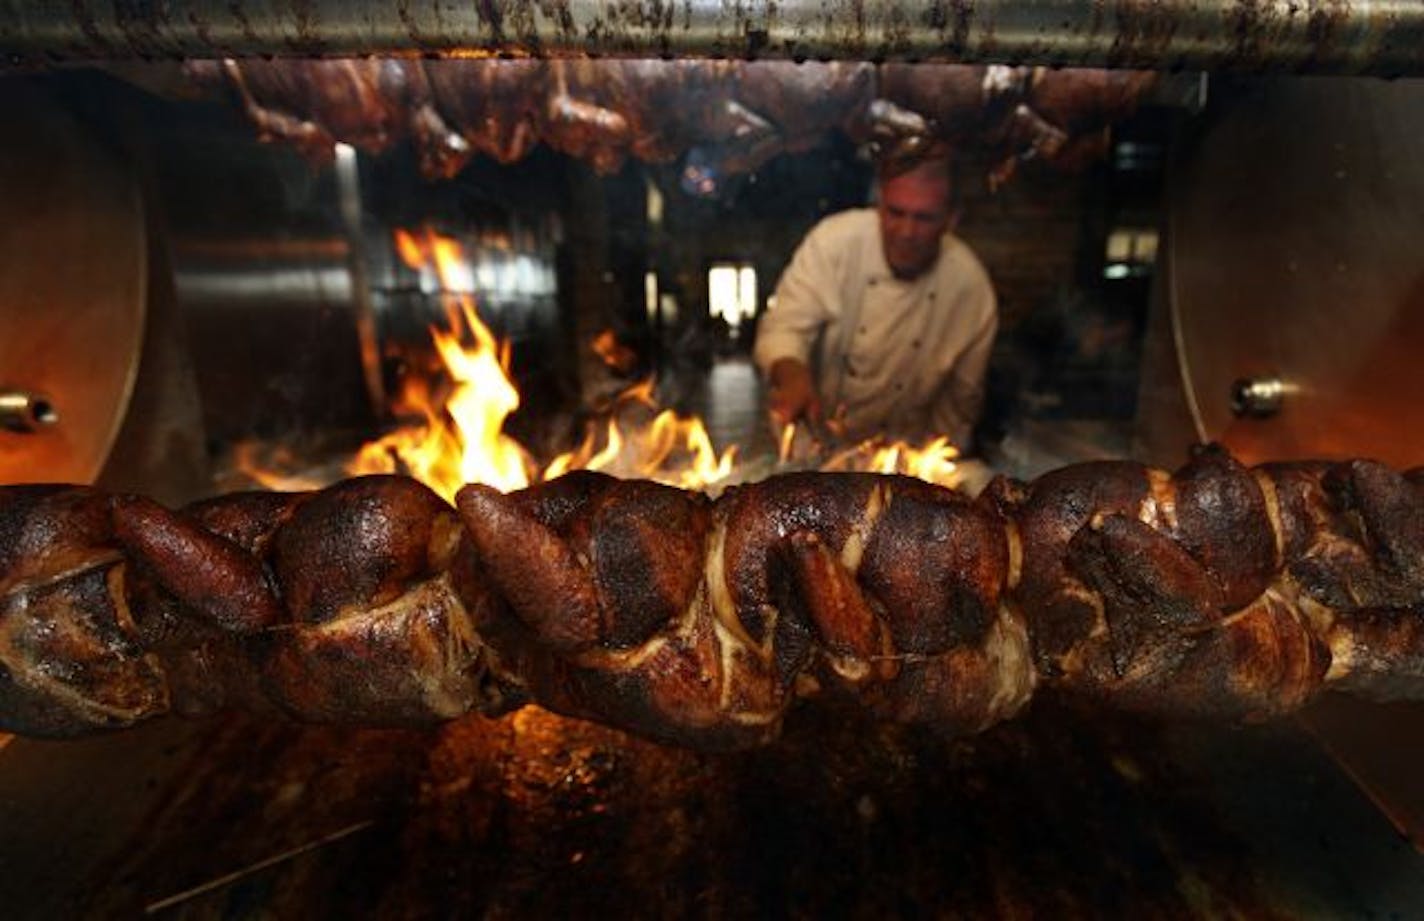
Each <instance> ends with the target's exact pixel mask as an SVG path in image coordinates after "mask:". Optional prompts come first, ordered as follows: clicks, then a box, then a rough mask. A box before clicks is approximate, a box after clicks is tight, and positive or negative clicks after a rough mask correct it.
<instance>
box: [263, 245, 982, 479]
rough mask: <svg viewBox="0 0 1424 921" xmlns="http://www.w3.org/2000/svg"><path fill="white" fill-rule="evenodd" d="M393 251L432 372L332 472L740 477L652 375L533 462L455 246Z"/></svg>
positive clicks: (921, 453)
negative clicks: (419, 313)
mask: <svg viewBox="0 0 1424 921" xmlns="http://www.w3.org/2000/svg"><path fill="white" fill-rule="evenodd" d="M395 247H396V252H397V253H398V254H399V256H400V258H401V259H402V260H403V261H404V262H405V264H406V265H408V266H409V267H410V268H411V269H413V270H415V271H417V272H419V273H420V275H421V284H422V287H425V288H432V287H433V288H434V289H435V290H437V291H438V292H439V293H440V297H441V300H442V302H443V306H444V308H445V312H446V323H445V326H444V327H443V328H442V327H439V326H433V327H431V329H430V334H431V337H432V338H433V340H434V343H435V347H436V351H437V353H438V355H439V358H440V360H441V363H442V367H441V369H440V372H439V373H438V374H436V375H433V376H431V377H422V376H420V375H416V374H413V375H410V376H408V377H407V378H406V379H405V380H404V381H402V383H401V389H400V391H399V393H397V395H396V396H395V398H394V399H393V401H392V408H393V410H394V411H395V414H396V415H397V417H398V418H401V419H403V420H406V422H405V424H403V425H402V426H401V427H400V428H398V429H396V430H395V431H392V432H390V433H389V434H387V435H384V436H382V437H381V438H379V439H376V440H374V441H371V442H368V443H366V444H365V445H363V446H362V447H361V449H360V450H359V451H358V452H357V453H356V455H355V457H354V458H352V459H351V460H350V462H349V463H347V464H345V465H344V467H343V468H342V469H341V473H343V474H347V475H360V474H370V473H403V474H407V475H410V476H413V477H415V478H416V479H419V480H421V481H422V482H424V483H425V484H426V485H428V486H430V487H431V488H432V489H434V490H435V491H436V492H438V493H440V494H441V495H443V496H444V497H445V498H446V499H453V498H454V495H455V492H456V491H457V490H458V489H459V488H460V487H461V486H463V485H464V484H465V483H484V484H487V485H490V486H494V487H495V488H497V489H500V490H503V491H506V492H508V491H510V490H515V489H522V488H524V487H526V486H528V485H530V484H531V483H534V482H540V481H543V480H550V479H553V478H555V477H558V476H560V475H562V474H564V473H568V472H569V471H572V470H598V471H603V472H606V473H609V474H612V475H615V476H620V477H643V478H647V479H652V480H656V481H658V482H662V483H668V484H671V485H675V486H680V487H682V488H684V489H707V488H709V487H713V488H715V487H718V486H722V485H726V484H728V483H730V482H734V481H735V480H736V479H737V478H738V475H739V473H741V474H742V475H745V472H744V471H739V469H738V466H737V447H736V446H735V445H734V446H731V447H728V448H726V449H725V450H723V451H722V452H720V453H719V452H718V451H717V450H716V448H715V447H714V446H713V444H712V439H711V437H710V436H709V435H708V433H707V429H706V427H705V426H704V425H703V422H702V420H701V419H700V418H697V417H696V416H692V417H685V416H681V415H679V414H677V413H675V412H673V411H672V410H670V409H661V408H660V407H659V406H658V403H657V399H656V397H655V396H654V382H653V381H652V380H651V379H649V380H645V381H643V382H642V383H639V384H636V385H634V386H633V387H630V388H629V389H628V390H626V391H624V392H623V393H622V394H620V395H619V396H618V398H617V399H616V400H615V401H614V405H613V408H612V410H611V411H610V412H609V413H608V417H607V419H605V420H602V421H600V422H599V423H597V424H595V425H592V426H590V429H589V431H588V433H587V434H586V435H585V437H584V439H583V441H582V442H581V443H580V444H579V445H578V447H576V448H574V449H573V450H572V451H569V452H567V453H565V454H562V455H560V456H558V457H556V458H554V460H553V461H552V462H550V463H549V464H548V465H547V466H544V467H542V468H541V467H540V466H539V464H538V462H537V461H536V460H535V458H534V457H533V455H532V454H531V452H529V451H528V450H527V449H526V448H525V447H524V446H523V445H521V444H520V443H519V442H518V441H516V440H515V439H513V438H511V437H510V436H509V435H507V434H505V432H504V424H505V421H506V420H507V419H508V418H509V416H510V415H511V414H513V413H514V411H515V410H517V409H518V408H519V390H518V388H516V387H515V385H514V382H513V381H512V380H511V378H510V375H509V359H510V355H509V345H508V343H507V342H506V343H501V342H500V341H499V340H498V339H496V338H495V336H494V334H493V332H491V331H490V329H489V327H487V326H486V325H485V324H484V322H483V321H481V319H480V317H479V313H478V312H477V310H476V309H475V300H474V295H473V288H474V279H473V277H472V272H471V269H470V265H469V262H468V261H467V260H466V258H465V254H464V250H463V248H462V247H461V245H460V243H459V241H458V240H456V239H454V238H453V237H447V236H444V235H442V234H438V233H436V232H435V231H434V230H432V229H429V228H425V229H423V230H421V231H419V232H410V231H405V230H397V231H396V233H395ZM610 338H611V336H610ZM603 344H604V345H605V346H606V345H607V343H603ZM793 439H794V430H793V429H792V428H791V427H789V426H788V427H787V428H786V430H785V431H784V432H783V433H782V437H781V440H780V449H781V450H780V456H779V458H778V466H779V467H782V468H785V467H788V466H799V467H805V466H807V464H806V463H805V462H804V460H803V461H802V462H795V463H793V461H792V457H791V455H792V443H793ZM823 454H824V450H821V451H820V452H819V453H818V455H817V463H816V465H817V466H819V467H820V469H823V470H863V471H873V472H878V473H902V474H908V475H910V476H915V477H919V478H920V479H924V480H929V481H931V482H935V483H940V484H943V485H948V486H955V485H958V482H959V478H960V475H961V474H960V470H959V464H958V462H957V458H958V456H959V452H958V450H957V449H956V448H955V447H954V446H953V445H952V444H950V443H949V440H948V439H947V438H943V437H941V438H936V439H934V440H932V441H929V442H927V443H926V444H924V445H922V446H920V447H912V446H911V445H909V444H906V443H904V442H893V443H885V442H882V441H878V440H873V441H867V442H863V443H861V444H857V445H854V446H849V447H844V448H841V449H839V450H837V451H835V452H834V453H831V454H830V456H829V457H828V458H826V457H824V456H822V455H823ZM235 462H236V466H237V468H238V469H239V470H240V471H241V472H242V473H244V474H245V475H247V476H248V477H250V478H252V479H253V480H255V481H257V482H259V483H261V484H262V485H264V486H267V487H268V488H273V489H312V488H316V487H318V486H320V485H322V483H323V482H325V481H330V480H331V479H334V478H335V477H334V476H323V475H318V474H312V473H300V474H293V473H285V472H282V471H290V470H295V469H298V465H297V463H296V459H295V458H294V457H293V456H291V455H290V453H289V452H286V451H284V450H283V449H282V448H280V447H279V448H276V449H270V448H266V447H264V446H256V445H253V444H244V445H240V446H238V449H237V452H236V457H235ZM338 475H339V474H338Z"/></svg>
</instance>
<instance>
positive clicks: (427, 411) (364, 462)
mask: <svg viewBox="0 0 1424 921" xmlns="http://www.w3.org/2000/svg"><path fill="white" fill-rule="evenodd" d="M395 242H396V252H397V253H399V254H400V257H401V259H402V260H404V261H405V263H406V265H408V266H410V267H411V268H412V269H415V270H417V271H419V272H421V273H422V279H423V280H424V277H425V276H426V274H427V273H433V275H434V280H435V281H436V282H437V283H438V285H439V290H440V292H441V297H442V299H443V301H444V306H445V310H446V315H447V318H448V323H449V328H448V329H440V328H439V327H431V329H430V335H431V337H432V338H433V339H434V341H435V348H436V350H437V351H438V352H439V354H440V358H441V360H442V361H443V362H444V364H445V371H446V373H447V374H448V375H449V377H450V381H451V384H452V390H451V392H450V394H449V396H448V397H446V398H445V400H444V402H443V403H441V402H440V401H438V400H436V399H435V398H434V396H433V394H432V392H431V388H430V386H429V385H428V384H427V383H425V382H424V381H421V380H420V379H418V378H411V379H408V380H407V381H406V383H405V385H404V387H403V389H402V391H401V393H400V395H399V396H398V397H397V399H396V401H395V409H396V412H397V414H399V415H410V416H415V417H418V418H420V419H421V420H422V421H421V422H420V423H418V424H416V425H415V426H412V427H407V428H402V429H398V430H396V431H394V432H391V433H390V434H389V435H386V436H385V437H383V438H381V439H378V440H377V441H374V442H370V443H368V444H366V445H365V446H363V447H362V448H361V450H360V452H359V453H358V454H357V455H356V458H355V460H354V461H352V463H351V465H350V466H349V467H348V468H347V472H349V473H352V474H363V473H392V472H409V473H410V475H411V476H414V477H415V478H416V479H419V480H421V481H422V482H424V483H426V484H427V485H428V486H430V487H431V488H432V489H434V490H435V491H436V492H438V493H440V494H442V495H444V496H445V497H446V498H452V497H453V496H454V495H455V492H456V491H457V490H458V489H459V488H460V487H461V486H463V485H464V484H465V483H486V484H488V485H490V486H494V487H496V488H497V489H502V490H504V491H506V492H507V491H509V490H513V489H523V488H524V487H525V486H528V485H529V479H530V471H531V469H532V468H533V462H532V459H531V458H530V456H529V452H527V451H526V450H524V447H523V445H521V444H519V442H517V441H515V440H514V439H513V438H510V437H509V436H508V435H506V434H504V422H505V420H506V419H508V418H509V416H510V415H511V414H512V413H513V412H514V411H515V410H516V409H518V408H519V391H518V390H517V389H516V388H515V386H514V383H513V381H511V380H510V378H509V349H508V347H507V346H504V345H501V344H500V343H499V341H498V340H496V339H495V337H494V333H492V332H490V329H489V327H488V326H486V325H485V324H484V323H483V322H482V321H481V320H480V317H479V314H478V312H476V310H475V301H474V297H473V295H472V294H471V293H470V287H471V279H470V275H471V272H470V266H469V263H468V262H467V261H466V259H465V253H464V249H463V248H462V247H461V246H460V243H459V241H458V240H455V239H453V238H451V237H445V236H441V235H439V234H437V233H435V232H434V231H432V230H429V229H427V230H426V231H424V233H423V234H421V235H420V236H417V235H415V234H412V233H409V232H407V231H404V230H397V231H396V235H395ZM466 340H469V342H468V344H467V342H466Z"/></svg>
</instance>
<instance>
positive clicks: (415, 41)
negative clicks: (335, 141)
mask: <svg viewBox="0 0 1424 921" xmlns="http://www.w3.org/2000/svg"><path fill="white" fill-rule="evenodd" d="M365 54H388V55H412V54H418V55H432V56H465V55H484V54H505V55H550V56H572V55H598V56H625V57H649V56H662V57H708V56H712V57H716V56H725V57H735V58H761V57H770V58H792V59H802V58H809V59H843V60H844V59H856V60H872V61H879V60H909V61H914V60H940V61H945V60H950V61H996V62H1004V63H1035V64H1049V65H1065V66H1068V65H1079V66H1083V65H1092V66H1102V65H1106V66H1112V67H1149V68H1159V69H1176V68H1190V69H1214V70H1219V69H1232V70H1256V71H1263V70H1269V71H1288V72H1309V73H1370V74H1378V75H1383V76H1396V75H1409V74H1418V73H1424V4H1420V3H1418V2H1415V0H1057V2H1052V3H1043V2H1038V3H1034V2H1027V0H929V2H901V0H832V2H829V3H826V2H820V0H465V2H461V3H438V2H424V0H284V2H278V0H165V2H161V3H160V2H153V0H112V2H97V0H74V2H72V3H53V2H49V0H0V56H3V57H0V61H3V63H5V64H8V65H10V66H26V65H29V66H43V65H46V64H52V63H58V62H64V61H73V60H94V59H124V58H140V59H152V58H185V57H241V56H251V55H289V56H314V55H319V56H335V55H365Z"/></svg>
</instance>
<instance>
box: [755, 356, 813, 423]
mask: <svg viewBox="0 0 1424 921" xmlns="http://www.w3.org/2000/svg"><path fill="white" fill-rule="evenodd" d="M767 404H768V406H769V408H770V409H771V415H772V418H773V419H775V420H776V421H777V422H778V423H780V424H781V425H783V426H785V425H790V424H792V423H793V422H795V421H796V420H798V419H801V418H805V419H806V420H807V421H809V422H811V423H813V424H817V425H819V424H820V422H821V397H820V396H819V395H818V394H817V393H816V382H815V381H814V380H812V379H811V369H810V368H808V367H806V365H805V364H804V363H803V362H801V361H800V360H798V359H795V358H780V359H777V361H776V363H775V364H773V365H772V366H771V393H770V394H769V395H768V396H767Z"/></svg>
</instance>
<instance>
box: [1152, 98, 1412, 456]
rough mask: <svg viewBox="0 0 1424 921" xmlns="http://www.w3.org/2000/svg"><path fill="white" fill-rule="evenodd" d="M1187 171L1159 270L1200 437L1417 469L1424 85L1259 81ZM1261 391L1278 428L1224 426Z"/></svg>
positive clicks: (1268, 420)
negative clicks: (1257, 384)
mask: <svg viewBox="0 0 1424 921" xmlns="http://www.w3.org/2000/svg"><path fill="white" fill-rule="evenodd" d="M1184 159H1185V161H1186V165H1185V168H1184V170H1183V174H1182V175H1181V176H1180V177H1179V179H1180V181H1179V182H1177V183H1176V185H1175V187H1174V189H1173V192H1172V201H1171V208H1170V226H1169V228H1168V234H1167V236H1168V246H1169V251H1170V252H1169V258H1168V262H1167V266H1166V270H1167V283H1168V286H1169V294H1168V296H1169V299H1170V304H1171V310H1172V319H1173V327H1174V329H1173V331H1174V334H1175V336H1176V342H1177V349H1178V358H1179V361H1180V363H1181V372H1182V379H1183V383H1184V387H1185V390H1186V394H1187V397H1188V400H1189V402H1190V403H1191V405H1192V409H1193V416H1194V421H1195V424H1196V427H1197V435H1198V437H1200V438H1202V439H1212V440H1217V441H1221V442H1223V443H1225V444H1226V445H1227V446H1229V447H1230V448H1231V449H1232V450H1233V451H1234V452H1236V453H1237V454H1238V455H1239V456H1240V457H1242V458H1243V459H1244V460H1246V461H1249V462H1258V461H1264V460H1270V459H1284V458H1290V457H1352V456H1369V457H1377V458H1380V459H1382V460H1385V461H1387V462H1389V463H1391V464H1394V465H1396V466H1402V467H1407V466H1414V465H1418V464H1421V463H1424V401H1421V400H1420V394H1421V393H1424V370H1421V368H1420V365H1419V358H1420V355H1421V354H1424V263H1421V261H1420V240H1424V82H1420V81H1414V80H1403V81H1398V82H1394V83H1384V82H1380V81H1373V80H1358V79H1357V80H1325V79H1293V80H1283V79H1282V80H1271V81H1266V82H1265V83H1263V84H1262V85H1261V86H1259V87H1258V88H1256V89H1255V90H1254V91H1253V92H1251V93H1249V94H1248V95H1246V96H1245V97H1244V98H1242V99H1240V100H1239V101H1238V102H1237V103H1236V104H1235V105H1233V106H1232V107H1231V108H1230V111H1228V112H1227V113H1226V114H1225V115H1224V116H1223V117H1222V118H1221V119H1220V120H1219V121H1218V122H1217V123H1216V124H1214V125H1213V126H1212V127H1211V129H1210V130H1209V131H1207V132H1206V134H1205V136H1204V137H1202V138H1200V140H1199V142H1198V143H1196V144H1195V145H1194V147H1193V149H1192V150H1190V151H1189V152H1187V153H1186V154H1185V155H1184ZM1270 378H1278V379H1279V382H1280V385H1281V388H1280V391H1279V393H1277V396H1278V398H1279V399H1278V401H1277V410H1276V411H1275V412H1274V413H1271V414H1267V415H1262V414H1259V413H1252V412H1243V413H1240V414H1237V413H1236V412H1233V400H1234V399H1235V398H1237V397H1239V396H1241V393H1240V390H1239V384H1240V382H1242V381H1246V380H1257V381H1265V380H1267V379H1270ZM1267 389H1270V388H1267Z"/></svg>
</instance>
